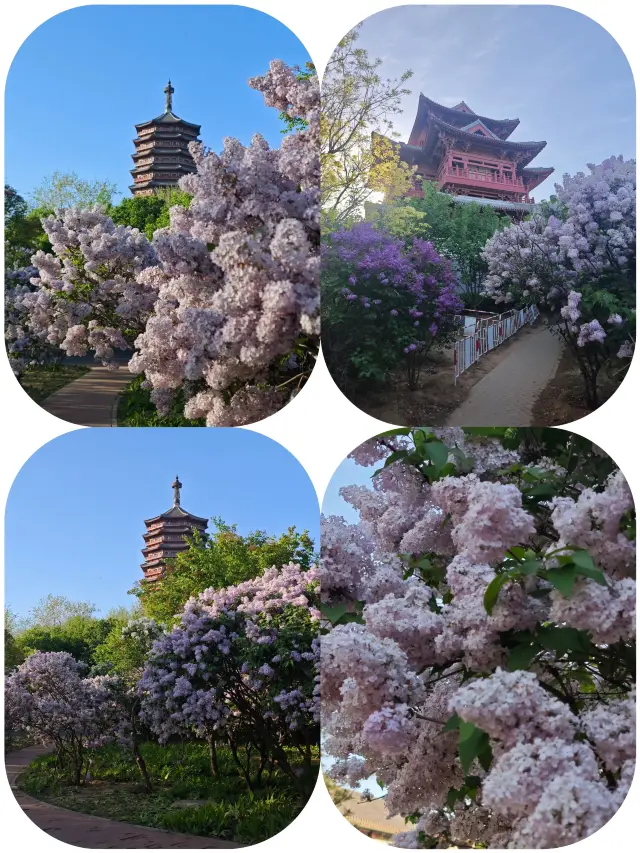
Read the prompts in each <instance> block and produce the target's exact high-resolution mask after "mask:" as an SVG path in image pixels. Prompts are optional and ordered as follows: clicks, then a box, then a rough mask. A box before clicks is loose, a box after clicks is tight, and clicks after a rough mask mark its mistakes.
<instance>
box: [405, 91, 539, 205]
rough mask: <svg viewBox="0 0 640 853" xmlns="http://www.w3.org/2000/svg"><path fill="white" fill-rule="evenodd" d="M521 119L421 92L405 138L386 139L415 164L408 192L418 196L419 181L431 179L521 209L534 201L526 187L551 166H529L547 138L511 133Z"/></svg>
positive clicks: (442, 188) (446, 187)
mask: <svg viewBox="0 0 640 853" xmlns="http://www.w3.org/2000/svg"><path fill="white" fill-rule="evenodd" d="M519 123H520V120H519V119H492V118H488V117H487V116H481V115H478V114H477V113H475V112H473V110H472V109H471V108H470V107H469V106H468V105H467V104H465V103H464V101H462V102H461V103H459V104H457V105H456V106H455V107H444V106H442V105H441V104H437V103H436V102H435V101H432V100H430V99H429V98H426V97H425V96H424V95H420V100H419V102H418V112H417V114H416V119H415V122H414V124H413V129H412V131H411V134H410V136H409V141H408V142H407V143H404V142H399V143H398V142H395V141H394V140H388V141H389V142H391V144H392V145H394V147H396V150H397V151H398V152H399V155H400V159H401V160H402V161H404V162H405V163H408V164H409V165H411V166H415V167H416V183H415V187H414V189H413V190H411V191H410V192H409V195H413V196H422V183H423V182H424V181H435V182H436V183H437V184H438V189H439V190H440V191H441V192H446V193H449V194H450V195H460V196H464V197H465V198H471V199H473V198H482V199H487V200H489V201H491V200H493V201H495V202H502V203H509V204H510V205H517V206H518V209H519V208H520V205H531V204H533V203H534V199H533V198H531V196H530V192H531V191H532V190H533V189H534V188H535V187H537V186H538V185H539V184H541V183H542V181H544V180H545V178H548V177H549V175H551V174H552V172H553V169H552V168H550V167H549V168H548V167H541V166H538V167H529V166H528V164H529V163H530V162H531V161H532V160H533V158H534V157H536V156H537V155H538V154H539V153H540V152H541V151H542V149H543V148H544V147H545V146H546V144H547V143H546V142H513V141H511V140H510V139H509V136H511V134H512V133H513V131H514V130H515V129H516V127H517V126H518V124H519ZM496 206H498V205H496ZM513 209H514V210H515V209H516V208H513Z"/></svg>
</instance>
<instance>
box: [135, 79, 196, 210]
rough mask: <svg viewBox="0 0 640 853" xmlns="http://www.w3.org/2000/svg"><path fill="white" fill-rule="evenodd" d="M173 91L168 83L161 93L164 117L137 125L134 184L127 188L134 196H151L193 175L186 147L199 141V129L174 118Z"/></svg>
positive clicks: (193, 170)
mask: <svg viewBox="0 0 640 853" xmlns="http://www.w3.org/2000/svg"><path fill="white" fill-rule="evenodd" d="M174 91H175V89H174V88H173V86H172V85H171V80H169V82H168V84H167V86H166V88H165V90H164V92H165V96H166V103H165V111H164V113H163V114H162V115H161V116H158V117H157V118H154V119H151V121H145V122H143V123H142V124H137V125H136V132H137V134H138V135H137V136H136V138H135V139H134V140H133V144H134V145H135V148H136V150H135V153H134V154H132V155H131V157H132V159H133V163H134V168H133V169H132V170H131V174H132V176H133V184H131V186H130V187H129V189H130V190H131V192H132V193H133V195H134V196H145V195H152V194H153V193H154V192H156V191H157V190H158V189H161V188H163V187H164V188H171V187H175V186H177V184H178V181H179V180H180V178H181V177H183V175H188V174H190V173H192V172H195V171H196V164H195V163H194V161H193V157H192V156H191V154H190V153H189V143H190V142H197V141H199V140H198V136H199V134H200V125H199V124H191V122H188V121H184V119H181V118H179V117H178V116H177V115H175V114H174V112H173V93H174Z"/></svg>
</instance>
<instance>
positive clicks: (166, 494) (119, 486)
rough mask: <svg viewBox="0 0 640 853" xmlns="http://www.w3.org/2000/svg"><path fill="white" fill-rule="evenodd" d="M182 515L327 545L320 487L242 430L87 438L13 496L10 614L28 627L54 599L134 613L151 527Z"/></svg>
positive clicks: (47, 457)
mask: <svg viewBox="0 0 640 853" xmlns="http://www.w3.org/2000/svg"><path fill="white" fill-rule="evenodd" d="M176 474H178V475H179V476H180V481H181V482H182V484H183V489H182V496H181V498H182V499H181V503H182V506H183V508H184V509H186V510H187V511H188V512H192V513H193V514H194V515H198V516H201V517H204V518H211V517H212V516H214V515H215V516H222V518H223V519H224V520H225V521H226V522H227V523H229V524H232V523H236V524H237V525H238V532H239V533H248V532H249V531H251V530H256V529H259V530H266V531H267V532H268V533H270V534H279V533H283V532H285V531H286V530H287V528H288V527H289V526H291V525H294V526H295V527H296V528H297V529H298V530H304V529H308V530H309V533H310V535H311V537H312V539H313V540H314V542H315V543H316V545H318V542H319V532H318V528H319V518H318V502H317V497H316V493H315V490H314V488H313V485H312V483H311V481H310V479H309V477H308V475H307V474H306V472H305V471H304V469H303V468H302V466H301V465H300V463H299V462H298V461H297V460H296V459H295V457H294V456H292V455H291V454H290V453H289V451H287V450H285V449H284V448H283V447H282V446H281V445H279V444H277V443H276V442H274V441H272V440H271V439H269V438H266V437H265V436H263V435H260V434H258V433H255V432H251V431H250V430H245V429H222V428H218V429H167V428H165V429H162V428H159V429H135V428H132V429H118V430H111V429H83V430H76V431H74V432H70V433H66V434H65V435H62V436H60V437H58V438H56V439H54V440H53V441H51V442H49V443H48V444H46V445H44V447H42V448H40V450H38V451H37V452H36V453H35V454H34V455H33V456H32V457H31V458H30V459H29V460H28V461H27V462H26V463H25V465H24V466H23V468H22V469H21V470H20V472H19V474H18V476H17V477H16V479H15V481H14V484H13V486H12V489H11V491H10V493H9V498H8V501H7V510H6V527H5V530H6V534H5V543H6V551H5V603H6V604H7V605H8V606H10V607H11V608H12V609H13V610H14V611H15V612H16V613H17V614H18V615H20V616H24V615H26V614H27V613H28V611H29V610H30V608H31V607H32V606H33V605H34V604H35V603H36V602H37V600H38V599H39V598H41V597H43V596H45V595H47V594H48V593H52V594H53V595H64V596H67V597H68V598H71V599H73V600H79V601H91V602H93V603H94V604H96V605H97V606H98V607H99V609H100V610H101V611H102V612H106V611H107V610H109V609H110V608H111V607H116V606H119V605H122V604H124V605H131V604H133V603H135V599H134V598H133V597H132V596H128V595H127V590H129V589H131V587H132V586H133V584H134V582H135V581H136V580H139V579H140V578H141V577H142V571H141V569H140V563H141V562H142V555H141V554H140V549H141V548H142V547H143V546H144V542H143V540H142V534H143V533H144V532H145V526H144V519H145V518H152V517H153V516H155V515H159V514H160V513H162V512H165V511H166V510H168V509H169V508H170V507H171V505H172V503H173V490H172V488H171V484H172V483H173V480H174V478H175V476H176Z"/></svg>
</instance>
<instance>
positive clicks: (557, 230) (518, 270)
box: [483, 157, 636, 403]
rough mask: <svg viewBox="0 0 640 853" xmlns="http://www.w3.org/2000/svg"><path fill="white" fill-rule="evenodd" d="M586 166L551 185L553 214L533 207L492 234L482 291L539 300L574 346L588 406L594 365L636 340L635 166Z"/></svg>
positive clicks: (614, 161)
mask: <svg viewBox="0 0 640 853" xmlns="http://www.w3.org/2000/svg"><path fill="white" fill-rule="evenodd" d="M589 168H590V171H591V173H590V174H589V175H585V174H583V173H582V172H579V173H578V174H577V175H575V176H573V177H570V176H569V175H565V176H564V180H563V184H562V185H556V192H557V194H558V200H559V202H560V205H561V210H558V211H557V212H558V215H557V216H556V215H554V214H552V215H550V216H549V218H548V219H546V218H545V216H544V215H543V214H542V212H536V213H535V214H534V215H533V216H532V217H531V218H530V219H528V220H526V221H524V222H520V223H514V224H513V225H512V226H511V227H509V228H506V229H505V230H503V231H498V232H496V234H495V235H494V236H493V237H492V238H491V239H490V240H489V241H488V242H487V245H486V247H485V250H484V252H483V257H484V259H485V260H486V262H487V264H488V268H489V275H488V276H487V278H486V280H485V292H486V293H487V294H488V295H489V296H491V297H492V298H493V299H494V300H495V301H496V302H514V303H516V304H518V305H521V304H524V303H530V302H531V301H532V300H533V301H535V302H537V303H538V305H539V307H540V310H541V312H543V313H545V314H546V315H547V316H548V318H549V320H550V322H551V327H552V329H554V330H555V331H557V332H558V333H559V334H561V335H562V337H563V338H564V339H565V340H566V341H567V342H568V343H569V345H570V346H571V349H572V350H573V351H574V353H575V355H576V357H577V359H578V362H579V364H580V367H581V370H582V373H583V375H584V377H585V382H586V383H587V397H588V398H589V397H590V396H591V398H592V399H588V402H590V403H594V402H595V382H596V380H597V374H598V371H599V369H600V367H601V366H602V364H603V363H604V362H605V361H606V360H607V359H609V358H616V357H617V358H625V357H629V355H630V352H628V350H631V349H632V344H633V339H634V334H633V333H634V328H635V252H636V215H635V198H636V164H635V161H633V160H628V161H625V160H623V159H622V157H611V158H609V159H608V160H605V161H604V162H603V163H601V164H600V165H599V166H593V165H590V166H589ZM623 345H624V349H622V350H621V347H622V346H623Z"/></svg>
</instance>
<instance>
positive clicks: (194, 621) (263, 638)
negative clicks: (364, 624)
mask: <svg viewBox="0 0 640 853" xmlns="http://www.w3.org/2000/svg"><path fill="white" fill-rule="evenodd" d="M317 578H318V572H317V569H315V568H314V567H312V568H311V569H307V570H306V571H305V570H302V569H301V568H300V566H299V565H297V564H293V563H291V564H289V565H286V566H283V567H282V568H281V569H276V568H272V569H269V570H268V571H266V572H265V574H264V575H262V576H261V577H258V578H255V579H253V580H250V581H246V582H245V583H242V584H239V585H237V586H232V587H228V588H226V589H222V590H214V589H209V590H205V591H204V592H203V593H200V595H199V596H198V597H197V598H192V599H190V600H189V601H188V602H187V604H186V605H185V608H184V613H183V615H182V619H181V621H180V624H179V625H178V627H176V628H175V629H174V630H172V631H170V632H169V633H167V634H166V635H165V636H163V637H161V638H160V639H159V640H157V641H156V642H155V643H154V645H153V647H152V650H151V653H150V655H149V658H148V660H147V663H146V667H145V671H144V674H143V676H142V679H141V681H140V685H139V691H140V696H141V701H142V719H143V720H144V721H145V722H146V723H147V724H148V725H149V726H150V728H151V729H152V730H153V731H154V732H155V734H156V735H157V736H158V738H159V739H160V741H161V742H163V741H166V739H167V738H169V737H170V736H171V735H174V734H185V733H189V734H191V735H196V736H198V737H203V738H205V739H206V740H207V741H208V743H209V747H210V755H211V769H212V773H214V774H215V773H217V754H216V744H217V743H225V744H226V745H228V746H229V748H230V750H231V753H232V755H233V757H234V760H235V761H236V764H237V765H238V767H239V769H240V771H241V773H242V774H243V776H244V778H245V781H246V783H247V785H248V787H249V788H250V789H253V788H255V786H256V785H258V784H259V783H260V780H261V778H262V774H263V772H265V770H266V769H267V768H268V767H269V766H271V767H272V766H273V765H274V764H275V765H277V766H278V767H280V769H281V770H282V771H283V772H284V773H285V774H287V775H288V776H289V777H290V778H291V779H292V780H294V781H297V775H296V773H295V772H294V770H293V769H292V767H291V763H290V757H289V756H288V754H287V751H286V749H285V748H286V747H295V748H296V749H297V750H299V752H300V755H301V757H302V759H303V760H304V763H305V766H306V768H307V769H309V768H310V764H311V748H312V746H313V745H314V744H315V743H317V738H318V716H319V695H318V671H317V666H318V657H319V642H318V639H317V630H318V629H317V625H318V618H319V612H318V610H317V609H316V606H315V603H316V598H317V586H318V581H317ZM252 759H255V760H257V770H256V771H255V774H254V775H252V773H251V769H252ZM253 766H254V767H255V766H256V765H255V762H254V764H253Z"/></svg>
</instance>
